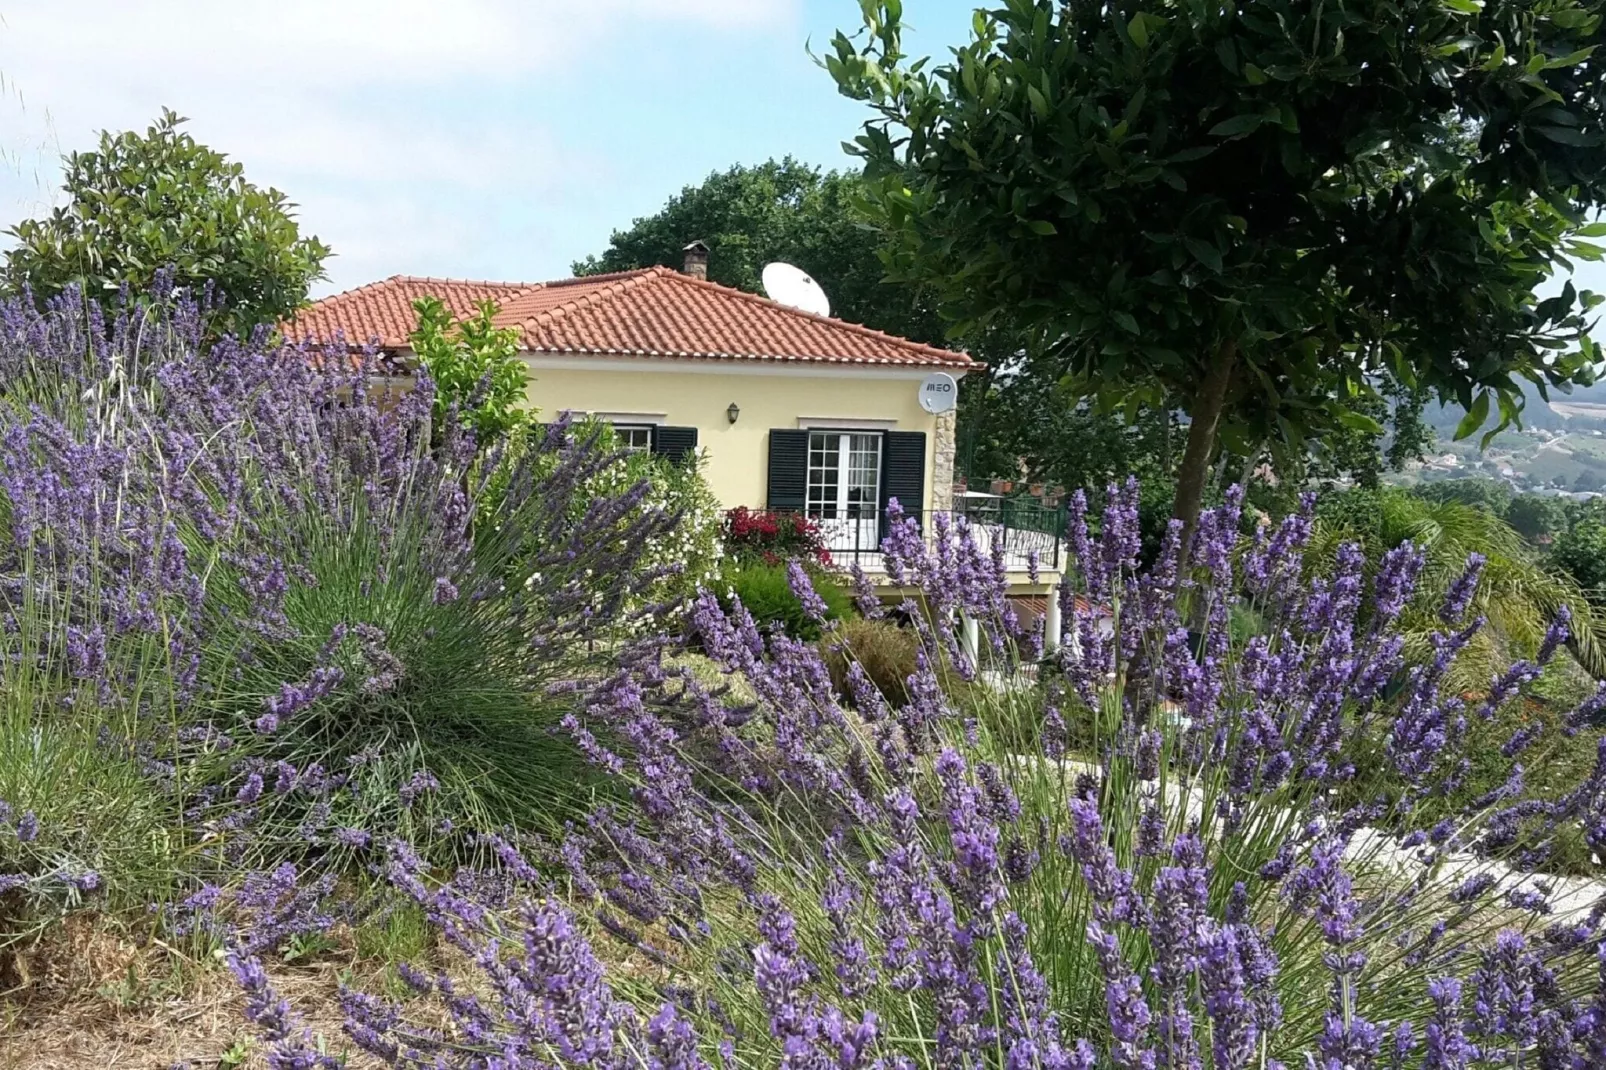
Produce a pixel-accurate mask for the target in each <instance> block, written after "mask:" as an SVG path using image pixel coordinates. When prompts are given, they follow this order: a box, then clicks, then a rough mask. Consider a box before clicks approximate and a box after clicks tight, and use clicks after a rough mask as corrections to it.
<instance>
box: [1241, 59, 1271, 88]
mask: <svg viewBox="0 0 1606 1070" xmlns="http://www.w3.org/2000/svg"><path fill="white" fill-rule="evenodd" d="M1244 79H1245V80H1246V81H1248V83H1249V84H1250V85H1265V84H1266V72H1265V71H1263V70H1261V69H1260V68H1259V67H1257V66H1255V65H1254V64H1253V63H1245V64H1244Z"/></svg>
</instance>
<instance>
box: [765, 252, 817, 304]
mask: <svg viewBox="0 0 1606 1070" xmlns="http://www.w3.org/2000/svg"><path fill="white" fill-rule="evenodd" d="M764 293H765V294H766V295H768V296H769V299H770V300H771V301H775V302H777V303H779V304H783V305H790V306H791V307H793V308H796V309H800V310H801V311H804V312H812V313H814V314H815V315H816V316H829V315H830V314H831V299H830V298H828V297H826V296H825V291H824V290H822V289H820V284H819V283H817V282H815V281H814V280H813V279H811V278H809V276H808V273H807V272H805V271H803V270H802V269H800V268H795V267H793V266H792V265H791V264H782V263H774V264H765V265H764Z"/></svg>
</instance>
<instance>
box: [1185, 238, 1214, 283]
mask: <svg viewBox="0 0 1606 1070" xmlns="http://www.w3.org/2000/svg"><path fill="white" fill-rule="evenodd" d="M1182 244H1184V245H1186V246H1187V247H1188V252H1190V253H1192V254H1193V255H1194V257H1195V258H1197V259H1198V261H1199V262H1200V263H1201V264H1203V265H1204V266H1205V267H1207V268H1209V269H1210V270H1211V271H1214V272H1215V273H1216V274H1217V275H1219V274H1221V250H1220V249H1217V248H1216V247H1215V246H1214V245H1211V244H1210V243H1209V242H1205V241H1200V240H1199V239H1198V238H1189V237H1186V236H1184V237H1183V239H1182Z"/></svg>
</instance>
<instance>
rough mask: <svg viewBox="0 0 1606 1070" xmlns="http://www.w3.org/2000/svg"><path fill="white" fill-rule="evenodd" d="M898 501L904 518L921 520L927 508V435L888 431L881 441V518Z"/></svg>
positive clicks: (884, 522)
mask: <svg viewBox="0 0 1606 1070" xmlns="http://www.w3.org/2000/svg"><path fill="white" fill-rule="evenodd" d="M893 498H896V499H898V505H899V506H900V507H902V509H903V515H904V516H913V517H919V516H920V512H921V510H923V509H924V508H925V507H926V433H925V432H924V431H888V432H887V433H886V434H885V435H883V436H882V437H881V516H882V518H883V520H882V527H883V528H885V526H886V521H885V517H886V515H887V512H886V511H887V502H889V501H891V500H892V499H893Z"/></svg>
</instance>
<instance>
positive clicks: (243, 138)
mask: <svg viewBox="0 0 1606 1070" xmlns="http://www.w3.org/2000/svg"><path fill="white" fill-rule="evenodd" d="M906 6H907V8H908V14H907V16H906V17H907V19H908V21H909V23H910V24H911V26H912V28H913V31H914V32H913V33H912V35H911V38H910V40H911V42H912V43H913V44H914V46H915V47H917V48H919V49H922V50H930V51H935V52H942V51H944V50H945V48H946V47H947V46H948V45H949V44H951V43H954V42H957V41H959V40H961V39H963V37H964V35H965V33H966V31H967V28H968V25H969V19H970V12H971V10H972V8H973V4H972V3H971V2H969V0H908V3H907V5H906ZM858 25H859V8H858V3H857V0H525V2H523V3H520V2H518V0H469V2H459V3H452V4H441V3H438V2H424V0H289V2H270V0H229V2H228V3H225V4H219V3H217V2H216V0H212V2H208V3H197V2H194V0H156V2H145V3H140V4H129V3H126V2H125V0H77V2H75V3H73V4H70V5H69V4H61V3H58V2H54V0H26V2H24V3H23V4H22V5H21V6H20V7H10V6H8V8H7V9H6V11H5V13H4V23H3V24H0V73H3V74H4V77H5V79H6V85H5V88H6V90H7V92H6V93H5V95H4V97H3V98H0V149H3V150H4V160H3V166H0V227H4V226H9V225H11V224H12V223H14V222H15V221H16V220H18V219H21V218H26V217H28V216H30V215H35V214H40V213H42V212H43V211H45V210H47V209H48V208H49V207H50V206H51V205H52V204H53V203H56V201H57V200H58V198H59V194H58V193H57V191H56V186H57V184H58V183H59V178H60V171H59V167H58V166H57V164H56V161H57V159H58V157H59V156H60V154H61V153H63V152H65V151H69V150H72V149H75V148H86V147H89V146H91V145H92V144H93V142H94V139H95V134H96V131H98V130H99V129H101V128H111V129H120V128H127V127H130V126H135V127H140V128H143V126H144V125H146V124H147V123H148V122H149V120H150V119H151V118H152V117H153V116H155V115H156V114H157V112H158V110H159V109H160V108H161V107H163V106H164V105H165V106H168V107H171V108H173V109H174V110H176V111H178V112H180V113H181V114H183V115H186V116H188V117H190V119H191V129H192V131H193V132H194V133H195V135H196V136H197V137H198V138H200V139H201V140H203V141H205V142H207V143H208V144H211V145H213V146H214V147H216V148H218V149H221V150H223V151H225V152H228V153H229V154H230V155H231V156H234V157H235V158H237V159H239V160H240V161H241V162H242V163H243V164H244V165H245V168H246V174H247V175H248V177H250V178H252V179H253V180H254V181H257V182H259V183H262V184H271V185H274V186H277V187H279V188H280V189H283V190H284V191H285V192H286V193H288V194H289V195H290V196H291V197H292V198H293V199H294V200H296V201H297V202H298V203H299V204H300V205H301V208H300V217H301V221H302V225H303V229H304V230H305V231H309V232H312V233H315V234H317V235H319V236H320V237H321V238H323V239H324V240H325V241H326V242H328V243H329V244H330V245H331V246H333V248H334V250H335V252H336V253H337V254H338V255H337V256H336V257H335V258H334V259H333V260H332V261H330V263H329V274H330V280H329V282H328V283H326V284H324V285H323V286H321V287H319V291H318V292H320V293H323V292H331V291H333V290H339V289H344V288H347V287H350V286H356V285H360V284H362V283H364V282H369V281H372V280H374V279H377V278H382V277H384V276H386V275H390V274H395V273H399V272H400V273H408V274H421V275H423V274H428V275H445V276H454V277H468V278H495V279H523V280H537V279H545V278H554V277H561V276H565V275H567V274H568V273H569V265H570V263H571V262H572V261H573V260H575V259H576V258H578V257H581V256H584V255H585V254H587V253H592V252H597V251H600V250H601V249H602V248H603V247H604V246H605V245H606V243H607V240H608V235H609V233H610V232H611V231H612V230H613V229H614V228H616V227H623V226H626V225H628V224H629V222H630V220H631V219H633V218H634V217H636V216H639V215H643V214H647V213H651V212H652V211H654V210H656V209H657V208H658V207H659V206H660V205H661V204H662V203H663V202H664V200H665V199H666V198H668V197H669V196H670V195H672V194H674V193H675V192H677V191H678V190H680V189H681V188H682V187H683V186H685V185H687V184H688V183H695V182H698V181H699V180H701V179H702V178H703V177H705V176H706V175H707V174H708V173H709V172H710V171H712V170H715V169H722V168H724V167H727V166H729V165H730V164H732V163H736V162H743V163H752V162H757V161H761V160H764V159H767V158H769V157H771V156H781V155H784V154H787V153H791V154H792V155H795V156H797V157H799V158H801V159H804V160H807V161H809V162H812V163H816V164H821V165H826V166H844V165H846V164H847V163H848V162H849V161H848V160H847V159H846V157H845V156H844V155H843V153H842V151H841V148H840V145H841V142H842V141H844V140H846V139H848V138H850V137H852V136H853V134H854V133H855V132H856V131H857V129H858V127H859V124H860V123H861V121H862V119H863V118H864V116H865V114H866V113H865V111H864V110H863V109H861V108H860V107H859V106H858V105H855V104H853V103H852V102H850V101H847V100H844V99H842V98H841V97H839V96H838V95H837V94H836V91H835V86H834V85H833V84H832V82H831V79H830V77H829V76H828V75H826V73H825V72H824V71H823V70H821V69H819V68H818V67H816V66H815V65H814V63H813V62H812V61H811V60H810V59H809V57H808V55H807V54H806V52H805V45H806V43H807V42H809V41H811V40H812V42H813V44H814V47H815V48H816V50H819V49H823V48H825V47H826V46H827V45H828V43H829V41H830V38H831V35H832V33H833V31H835V30H836V29H839V28H840V29H847V30H852V29H854V28H856V27H857V26H858ZM688 237H690V236H688Z"/></svg>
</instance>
